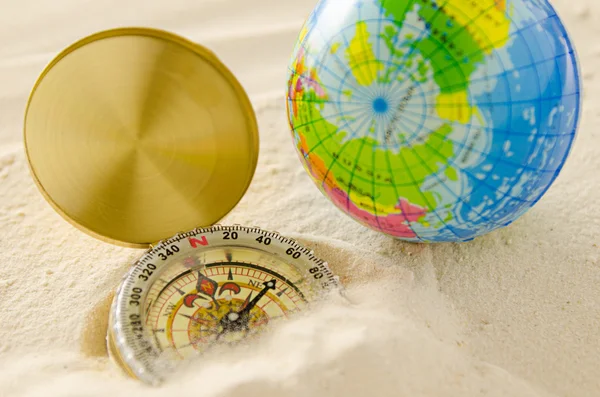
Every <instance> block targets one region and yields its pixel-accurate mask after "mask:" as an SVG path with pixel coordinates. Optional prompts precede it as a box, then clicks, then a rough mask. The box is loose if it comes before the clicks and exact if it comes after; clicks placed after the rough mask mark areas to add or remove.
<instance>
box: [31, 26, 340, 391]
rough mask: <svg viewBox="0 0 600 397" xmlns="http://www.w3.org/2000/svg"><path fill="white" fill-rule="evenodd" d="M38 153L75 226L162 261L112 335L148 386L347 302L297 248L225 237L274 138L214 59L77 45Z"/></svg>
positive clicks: (233, 229)
mask: <svg viewBox="0 0 600 397" xmlns="http://www.w3.org/2000/svg"><path fill="white" fill-rule="evenodd" d="M24 140H25V149H26V155H27V158H28V162H29V167H30V170H31V174H32V176H33V179H34V181H35V183H36V185H37V187H38V188H39V190H40V192H41V194H42V195H43V197H44V198H45V199H46V200H47V201H48V203H49V204H50V205H51V206H52V207H53V208H54V209H55V210H56V211H57V212H58V213H59V214H60V215H61V216H62V217H63V218H64V219H65V220H67V221H68V222H70V223H71V224H72V225H74V226H75V227H77V228H79V229H80V230H82V231H83V232H85V233H88V234H90V235H92V236H94V237H96V238H98V239H101V240H102V241H106V242H109V243H113V244H116V245H121V246H127V247H135V248H145V249H147V251H146V252H145V253H144V254H142V256H141V258H140V259H139V260H138V261H136V262H135V263H134V264H133V265H132V266H131V268H130V270H129V271H128V272H127V274H126V275H125V276H124V278H123V280H122V282H121V283H120V285H119V286H118V288H117V291H116V294H115V297H114V300H113V304H112V307H111V311H110V315H109V327H108V330H107V345H108V350H109V355H110V357H111V358H112V359H113V360H114V361H115V362H116V363H117V364H118V365H119V366H120V367H121V368H122V369H123V370H124V371H125V373H127V374H128V375H130V376H132V377H134V378H137V379H139V380H141V381H143V382H146V383H149V384H158V383H160V382H161V381H162V380H164V379H165V378H166V377H168V376H169V374H170V373H172V371H174V370H175V369H176V368H177V363H181V362H182V361H183V360H186V359H188V358H190V357H194V356H197V355H202V354H203V353H206V352H207V351H209V350H210V349H213V348H215V347H217V346H233V347H235V346H236V345H238V344H240V343H243V342H251V341H253V340H255V339H256V338H259V337H260V336H261V334H263V333H262V332H261V331H263V330H265V329H266V328H267V327H271V326H273V325H274V323H277V322H279V321H282V320H285V319H286V318H289V317H290V316H293V315H294V314H295V313H297V312H300V311H303V310H306V309H307V308H308V307H310V306H311V305H312V304H313V302H315V301H316V300H319V299H321V298H322V297H324V296H326V294H327V293H328V292H330V291H334V290H337V289H338V288H339V282H338V278H337V277H336V276H335V275H333V274H332V272H331V271H330V269H329V267H328V266H327V263H326V262H324V261H323V260H322V259H319V258H318V257H317V256H315V254H314V253H313V252H312V251H310V250H308V249H306V248H304V247H302V246H300V245H299V244H298V243H297V242H295V241H293V240H291V239H289V238H287V237H284V236H282V235H280V234H278V233H276V232H268V231H264V230H261V229H259V228H257V227H244V226H239V225H234V226H223V225H219V224H217V222H219V221H220V220H221V219H222V218H223V217H225V215H227V214H228V213H229V212H230V211H231V210H232V209H233V208H234V207H235V206H236V205H237V203H238V202H239V201H240V200H241V199H242V197H243V195H244V194H245V192H246V190H247V189H248V187H249V185H250V183H251V180H252V178H253V175H254V172H255V169H256V166H257V162H258V151H259V145H258V127H257V121H256V117H255V114H254V113H253V111H252V105H251V103H250V101H249V99H248V96H247V95H246V93H245V92H244V90H243V88H242V86H241V84H240V83H239V82H238V81H237V79H236V78H235V77H234V76H233V74H232V73H231V72H230V71H229V70H228V69H227V68H226V67H225V65H224V64H223V63H222V62H221V61H220V60H219V59H218V57H217V56H216V55H215V54H214V53H213V52H211V51H210V50H208V49H206V48H204V47H202V46H201V45H199V44H196V43H193V42H191V41H189V40H187V39H185V38H183V37H180V36H177V35H175V34H172V33H169V32H165V31H162V30H157V29H150V28H118V29H112V30H108V31H102V32H99V33H95V34H92V35H91V36H88V37H85V38H83V39H81V40H79V41H77V42H75V43H74V44H72V45H71V46H69V47H68V48H66V49H65V50H64V51H62V52H61V53H60V54H58V55H57V56H56V58H55V59H53V60H52V61H51V62H50V63H49V64H48V66H47V67H46V68H45V69H44V70H43V72H42V73H41V75H40V77H39V79H38V80H37V82H36V83H35V85H34V87H33V89H32V92H31V95H30V97H29V101H28V104H27V109H26V111H25V120H24Z"/></svg>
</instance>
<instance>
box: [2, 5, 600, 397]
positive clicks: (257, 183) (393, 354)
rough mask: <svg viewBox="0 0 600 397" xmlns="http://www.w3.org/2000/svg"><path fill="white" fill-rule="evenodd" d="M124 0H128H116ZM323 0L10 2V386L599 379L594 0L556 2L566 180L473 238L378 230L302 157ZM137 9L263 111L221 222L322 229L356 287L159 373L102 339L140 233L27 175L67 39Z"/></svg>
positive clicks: (261, 391)
mask: <svg viewBox="0 0 600 397" xmlns="http://www.w3.org/2000/svg"><path fill="white" fill-rule="evenodd" d="M123 3H127V4H128V5H126V6H123V5H122V4H123ZM314 3H315V1H314V0H297V1H291V0H260V1H254V2H248V1H241V0H195V1H191V0H189V1H184V0H174V1H168V2H167V1H164V2H156V1H155V2H142V1H137V0H136V1H127V2H122V1H117V0H96V1H83V0H61V1H60V3H57V2H40V1H32V0H27V1H18V2H17V1H16V0H15V1H12V2H10V3H9V2H5V3H4V4H3V7H2V12H1V13H0V38H1V41H0V44H1V45H0V87H2V91H0V109H1V113H0V114H1V117H0V139H1V142H2V143H1V144H0V184H1V185H0V186H1V189H0V225H2V234H1V235H0V252H2V253H3V255H4V259H3V263H2V265H0V324H1V326H0V396H2V397H4V396H10V397H12V396H21V395H23V396H105V395H111V396H115V397H116V396H137V395H142V393H148V395H150V396H158V395H160V396H163V395H174V394H175V393H182V392H185V393H188V395H191V394H189V393H193V395H196V396H240V395H247V396H262V397H270V396H345V397H351V396H371V395H372V396H378V397H379V396H394V397H398V396H444V397H447V396H461V397H464V396H570V397H571V396H577V397H579V396H581V397H593V396H598V395H600V376H598V374H599V373H600V372H599V371H600V369H599V368H600V258H599V256H600V247H599V246H600V203H599V201H600V187H599V186H600V173H599V172H598V170H599V169H600V156H599V153H600V152H599V149H598V148H599V147H600V135H599V134H598V127H597V122H598V120H599V118H600V103H599V102H598V98H597V96H596V92H595V88H597V86H598V84H599V82H600V79H599V78H598V77H597V74H598V72H597V69H598V67H599V66H600V62H599V61H600V44H598V42H597V40H596V38H597V37H600V36H599V34H600V24H599V22H600V3H597V2H595V1H593V0H578V1H577V2H574V1H567V0H556V1H555V5H556V7H557V9H558V11H559V12H560V13H561V15H562V16H563V18H564V19H565V22H566V25H567V27H568V28H569V30H570V31H571V33H572V34H573V37H574V41H575V44H576V46H577V48H578V51H579V54H580V58H581V62H582V70H583V73H584V78H585V81H584V85H585V91H586V93H585V107H584V111H583V121H582V124H581V129H580V134H579V138H578V140H577V142H576V145H575V148H574V150H573V152H572V155H571V157H570V159H569V162H568V164H567V166H566V167H565V169H564V171H563V173H562V175H561V176H560V178H559V179H558V180H557V182H556V184H555V185H554V186H553V187H552V188H551V189H550V190H549V192H548V193H547V195H546V196H545V197H544V199H543V200H541V201H540V202H539V203H538V204H537V205H536V207H534V208H533V209H532V210H531V211H530V212H529V213H528V214H526V215H525V216H524V217H523V218H522V219H520V220H519V221H517V222H516V223H515V224H513V225H511V226H510V227H508V228H506V229H504V230H500V231H497V232H494V233H492V234H490V235H488V236H485V237H483V238H479V239H477V240H475V241H473V242H470V243H467V244H462V245H454V244H449V245H435V246H419V245H411V244H405V243H401V242H397V241H394V240H392V239H390V238H387V237H385V236H382V235H379V234H377V233H375V232H372V231H370V230H367V229H365V228H363V227H361V226H359V225H358V224H356V223H355V222H354V221H352V220H351V219H349V218H347V217H346V216H345V215H343V214H342V213H341V212H339V211H338V210H337V209H335V208H334V207H333V205H331V204H330V203H329V202H328V201H327V200H326V199H324V198H323V197H322V196H321V194H320V193H319V192H318V191H317V190H316V188H315V187H314V186H313V185H312V182H310V180H309V178H308V176H307V175H306V173H305V172H304V170H303V169H302V167H301V165H300V163H299V161H298V160H297V157H296V154H295V153H294V149H293V146H292V143H291V141H290V136H289V132H288V127H287V123H286V120H285V111H284V107H283V106H284V105H283V94H284V90H285V73H286V66H287V61H288V59H289V56H290V53H291V50H292V46H293V44H294V40H295V37H296V35H297V33H298V30H299V27H300V25H301V23H302V21H303V20H304V18H305V16H306V15H307V14H308V12H309V11H310V9H311V8H312V6H313V5H314ZM126 25H143V26H152V27H159V28H163V29H167V30H171V31H173V32H175V33H179V34H183V35H185V36H186V37H188V38H190V39H192V40H195V41H197V42H200V43H202V44H205V45H206V46H208V47H210V48H211V49H213V50H214V51H215V52H216V53H217V54H218V55H219V56H220V57H221V58H222V60H223V61H224V62H225V63H226V64H227V65H228V66H229V67H230V68H231V69H232V71H233V72H234V73H235V74H236V75H237V76H238V78H239V79H240V80H241V82H242V84H243V85H244V86H245V87H246V89H247V90H248V92H249V94H250V95H251V98H252V100H253V102H254V105H255V108H256V109H257V115H258V118H259V122H260V127H261V157H260V162H259V166H258V169H257V173H256V176H255V179H254V181H253V184H252V186H251V188H250V190H249V192H248V194H247V196H246V197H245V198H244V199H243V200H242V202H241V203H240V205H239V206H238V207H237V208H236V209H235V210H234V211H233V212H232V213H231V214H230V215H229V216H228V217H227V218H226V219H225V220H224V221H223V223H240V224H248V225H257V226H260V227H263V228H265V229H270V230H278V231H280V232H281V233H284V234H287V235H289V236H292V237H296V238H298V239H299V240H301V241H302V242H304V243H305V244H307V245H310V246H311V247H313V248H314V249H315V251H316V252H317V253H318V254H319V255H320V256H321V257H323V258H325V259H327V260H328V261H329V262H330V263H331V265H332V267H333V268H334V270H335V271H336V272H337V273H339V274H340V275H341V276H342V278H343V280H344V281H345V283H346V285H347V287H348V288H349V296H350V297H351V298H352V300H353V304H347V303H343V302H332V303H330V304H329V305H327V306H326V307H323V308H322V309H321V310H319V311H317V312H315V313H311V314H310V315H309V316H306V317H303V318H300V319H297V320H295V321H294V322H289V323H287V324H285V325H284V326H283V327H281V328H277V329H273V330H272V332H271V334H269V335H268V336H266V337H265V340H264V343H263V344H262V345H259V346H254V347H252V348H248V349H239V350H236V351H234V352H229V353H224V354H222V355H220V356H216V355H211V356H208V357H206V358H204V359H203V360H202V361H201V362H200V363H194V365H193V366H192V367H191V368H189V370H188V371H184V372H182V373H181V377H180V379H178V380H177V381H174V382H172V383H169V384H167V385H165V386H164V388H161V389H157V390H151V389H147V388H145V387H143V386H142V385H141V384H139V383H137V382H135V381H131V380H129V379H126V378H124V377H122V375H121V374H120V373H119V372H118V371H117V370H116V369H115V367H114V366H113V365H112V363H110V362H109V361H108V360H107V359H106V357H105V352H104V332H105V328H104V327H105V320H106V313H107V310H108V302H109V299H110V295H111V291H112V290H113V289H114V288H115V287H116V286H117V284H118V282H119V280H120V278H121V277H122V275H123V273H124V272H125V270H126V269H127V268H128V266H129V264H130V263H132V262H133V261H134V260H135V259H136V258H137V257H138V256H139V255H140V251H138V250H133V249H123V248H118V247H115V246H112V245H108V244H105V243H101V242H99V241H96V240H94V239H93V238H91V237H88V236H87V235H85V234H83V233H81V232H79V231H78V230H76V229H74V228H73V227H71V226H70V225H69V224H67V223H66V222H65V221H63V220H62V218H60V217H59V216H58V215H57V214H56V213H55V212H54V211H53V210H52V209H51V208H50V207H49V205H47V204H46V202H45V201H44V200H43V199H42V197H41V195H40V194H39V193H38V191H37V189H36V188H35V186H34V185H33V182H32V180H31V178H30V176H29V174H28V171H27V167H26V163H25V160H24V155H23V147H22V135H21V134H22V133H21V131H22V117H23V109H24V106H25V101H26V98H27V95H28V93H29V90H30V89H31V86H32V85H33V82H34V81H35V79H36V77H37V75H38V73H39V72H40V71H41V70H42V68H43V67H44V65H45V64H46V63H47V62H48V61H49V60H50V59H51V58H52V57H53V56H54V55H55V54H56V53H57V52H58V51H60V50H61V49H62V48H63V47H65V46H66V45H68V44H70V43H71V42H73V41H75V40H76V39H78V38H80V37H82V36H84V35H87V34H90V33H93V32H95V31H97V30H101V29H105V28H112V27H115V26H126Z"/></svg>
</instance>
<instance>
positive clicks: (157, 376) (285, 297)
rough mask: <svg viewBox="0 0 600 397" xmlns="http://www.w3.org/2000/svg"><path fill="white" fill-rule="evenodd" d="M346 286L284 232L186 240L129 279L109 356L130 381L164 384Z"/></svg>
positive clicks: (228, 230) (117, 303) (202, 232)
mask: <svg viewBox="0 0 600 397" xmlns="http://www.w3.org/2000/svg"><path fill="white" fill-rule="evenodd" d="M338 287H339V284H338V278H337V277H335V276H334V275H333V274H332V273H331V271H330V270H329V268H328V266H327V264H326V263H325V262H323V261H322V260H320V259H318V258H316V257H315V256H314V255H313V253H312V251H310V250H308V249H306V248H303V247H301V246H299V245H298V244H297V243H296V242H295V241H293V240H291V239H288V238H285V237H283V236H280V235H279V234H277V233H271V232H265V231H262V230H260V229H258V228H246V227H242V226H231V227H224V226H214V227H211V228H207V229H198V230H194V231H192V232H189V233H185V234H179V235H177V236H175V237H173V238H172V239H169V240H166V241H164V242H161V243H159V244H158V245H156V246H155V247H153V248H152V249H151V250H149V251H148V252H147V253H146V254H145V255H144V256H143V257H142V258H141V259H140V260H139V261H138V262H137V263H136V264H135V265H134V266H133V267H132V269H131V270H130V272H129V273H128V274H127V276H126V277H125V279H124V280H123V282H122V284H121V286H120V288H119V291H118V292H117V295H116V296H115V300H114V302H113V307H112V313H111V324H110V327H109V334H108V341H109V351H110V352H111V356H112V357H113V358H114V359H115V360H116V361H117V362H118V363H119V364H120V365H121V367H122V368H124V369H125V370H126V371H127V372H128V373H129V374H130V375H132V376H134V377H137V378H139V379H141V380H143V381H145V382H148V383H157V382H159V381H160V380H162V378H163V376H164V375H165V374H166V373H168V372H169V371H170V370H172V369H173V366H174V364H175V363H176V362H178V361H181V360H183V359H186V358H189V357H193V356H195V355H198V354H201V353H203V352H205V351H207V350H208V349H210V348H211V347H213V346H215V345H217V344H219V345H220V344H226V345H235V344H236V343H239V342H241V341H248V340H252V338H255V337H258V336H259V335H260V331H261V330H263V329H264V328H265V327H267V326H269V325H270V324H272V323H273V322H276V321H279V320H283V319H285V318H288V317H289V316H291V315H293V313H295V312H299V311H302V310H305V309H306V308H307V307H308V306H310V303H311V302H312V301H314V300H316V299H318V298H320V297H321V296H322V294H323V293H324V292H327V291H329V290H332V289H334V288H338Z"/></svg>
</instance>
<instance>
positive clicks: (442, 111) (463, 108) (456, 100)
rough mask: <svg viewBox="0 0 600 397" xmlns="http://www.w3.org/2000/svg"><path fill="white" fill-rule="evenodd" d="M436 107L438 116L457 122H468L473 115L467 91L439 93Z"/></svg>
mask: <svg viewBox="0 0 600 397" xmlns="http://www.w3.org/2000/svg"><path fill="white" fill-rule="evenodd" d="M436 108H437V113H438V116H440V118H442V119H444V120H449V121H458V122H459V123H468V122H469V120H471V116H472V115H473V107H471V105H470V104H469V101H468V98H467V91H459V92H453V93H450V94H439V95H438V97H437V101H436Z"/></svg>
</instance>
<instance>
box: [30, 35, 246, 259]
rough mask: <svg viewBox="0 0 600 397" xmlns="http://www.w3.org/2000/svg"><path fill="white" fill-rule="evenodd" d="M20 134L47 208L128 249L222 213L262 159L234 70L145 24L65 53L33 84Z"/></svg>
mask: <svg viewBox="0 0 600 397" xmlns="http://www.w3.org/2000/svg"><path fill="white" fill-rule="evenodd" d="M24 139H25V148H26V153H27V157H28V160H29V166H30V169H31V173H32V175H33V178H34V180H35V182H36V184H37V185H38V187H39V189H40V191H41V192H42V194H43V196H44V197H45V198H46V199H47V200H48V202H49V203H50V204H51V205H52V206H53V207H54V209H55V210H56V211H58V212H59V213H60V214H61V215H62V216H63V217H64V218H65V219H67V220H68V221H70V222H71V223H72V224H74V225H75V226H77V227H79V228H80V229H82V230H83V231H85V232H87V233H89V234H91V235H93V236H95V237H97V238H100V239H102V240H105V241H109V242H112V243H115V244H119V245H124V246H129V247H148V246H149V245H150V244H152V243H155V242H157V241H160V240H162V239H165V238H168V237H171V236H173V235H174V234H176V233H178V232H183V231H188V230H191V229H194V228H196V227H204V226H209V225H212V224H214V223H215V222H217V221H219V220H220V219H221V218H222V217H224V216H225V215H226V214H227V213H229V212H230V211H231V210H232V209H233V208H234V207H235V206H236V205H237V203H238V202H239V201H240V200H241V198H242V197H243V195H244V193H245V192H246V190H247V188H248V186H249V185H250V182H251V180H252V177H253V175H254V171H255V169H256V164H257V161H258V127H257V122H256V117H255V114H254V112H253V109H252V105H251V103H250V100H249V99H248V96H247V95H246V93H245V92H244V89H243V88H242V86H241V85H240V83H239V82H238V81H237V80H236V78H235V77H234V76H233V74H232V73H231V72H230V71H229V70H228V69H227V68H226V67H225V66H224V65H223V64H222V63H221V62H220V61H219V60H218V58H217V57H216V56H215V55H214V54H213V53H212V52H211V51H209V50H207V49H206V48H204V47H202V46H200V45H198V44H196V43H193V42H190V41H188V40H186V39H184V38H182V37H179V36H177V35H175V34H172V33H168V32H165V31H162V30H156V29H149V28H119V29H112V30H108V31H103V32H100V33H96V34H94V35H91V36H89V37H86V38H84V39H82V40H80V41H78V42H76V43H75V44H73V45H71V46H70V47H68V48H67V49H65V50H64V51H63V52H61V53H60V54H59V55H58V56H57V57H56V58H55V59H54V60H53V61H52V62H50V64H49V65H48V66H47V67H46V69H45V70H44V71H43V72H42V74H41V75H40V77H39V79H38V81H37V82H36V84H35V86H34V87H33V90H32V92H31V95H30V97H29V102H28V104H27V109H26V112H25V124H24Z"/></svg>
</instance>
